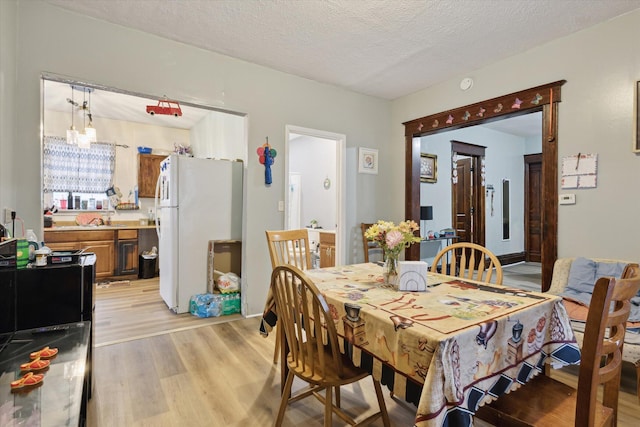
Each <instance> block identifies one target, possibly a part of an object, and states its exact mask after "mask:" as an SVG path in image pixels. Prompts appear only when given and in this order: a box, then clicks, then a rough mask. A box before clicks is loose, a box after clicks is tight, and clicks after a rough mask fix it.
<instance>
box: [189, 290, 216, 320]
mask: <svg viewBox="0 0 640 427" xmlns="http://www.w3.org/2000/svg"><path fill="white" fill-rule="evenodd" d="M221 303H222V301H221V300H220V296H219V295H214V294H198V295H194V296H192V297H191V301H190V302H189V312H190V313H191V314H193V315H194V316H198V317H218V316H220V315H221V314H222V304H221Z"/></svg>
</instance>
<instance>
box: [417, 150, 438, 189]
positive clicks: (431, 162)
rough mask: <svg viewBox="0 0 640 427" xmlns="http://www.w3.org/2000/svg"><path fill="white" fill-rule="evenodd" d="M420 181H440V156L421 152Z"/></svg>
mask: <svg viewBox="0 0 640 427" xmlns="http://www.w3.org/2000/svg"><path fill="white" fill-rule="evenodd" d="M420 181H421V182H429V183H435V182H437V181H438V156H436V155H435V154H425V153H422V154H420Z"/></svg>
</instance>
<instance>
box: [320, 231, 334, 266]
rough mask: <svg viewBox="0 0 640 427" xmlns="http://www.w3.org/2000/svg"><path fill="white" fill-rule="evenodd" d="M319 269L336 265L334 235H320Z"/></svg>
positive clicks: (322, 233)
mask: <svg viewBox="0 0 640 427" xmlns="http://www.w3.org/2000/svg"><path fill="white" fill-rule="evenodd" d="M319 234H320V268H324V267H334V266H335V265H336V233H328V232H324V231H321V232H320V233H319Z"/></svg>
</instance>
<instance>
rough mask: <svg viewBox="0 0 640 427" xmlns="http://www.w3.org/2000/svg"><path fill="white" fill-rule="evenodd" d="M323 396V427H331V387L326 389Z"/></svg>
mask: <svg viewBox="0 0 640 427" xmlns="http://www.w3.org/2000/svg"><path fill="white" fill-rule="evenodd" d="M324 390H325V393H326V394H325V396H324V427H331V426H332V425H333V419H332V418H333V397H332V396H331V394H332V393H331V392H332V391H333V387H327V388H325V389H324Z"/></svg>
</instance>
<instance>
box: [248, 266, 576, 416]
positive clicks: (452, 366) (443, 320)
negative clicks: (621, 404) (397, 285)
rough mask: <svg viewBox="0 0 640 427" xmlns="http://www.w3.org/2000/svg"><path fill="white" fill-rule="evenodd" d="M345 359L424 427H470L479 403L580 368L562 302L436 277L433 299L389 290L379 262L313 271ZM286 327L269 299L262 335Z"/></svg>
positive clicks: (431, 288) (431, 289) (551, 297)
mask: <svg viewBox="0 0 640 427" xmlns="http://www.w3.org/2000/svg"><path fill="white" fill-rule="evenodd" d="M305 274H306V275H307V276H308V277H309V278H310V279H311V280H312V281H313V282H314V283H315V284H316V286H317V287H318V289H319V290H320V292H321V293H322V295H323V296H324V298H325V299H326V301H327V303H328V306H329V309H330V311H331V315H332V318H333V320H334V322H335V325H336V328H337V330H338V334H339V335H340V337H342V339H341V340H340V345H341V351H342V352H343V353H346V354H348V355H349V356H350V358H351V359H352V360H353V363H354V364H355V365H356V366H362V367H365V368H366V369H368V370H369V372H371V373H372V374H373V376H374V377H375V378H376V379H378V380H380V381H381V383H382V384H383V385H386V386H387V387H388V388H389V389H390V390H391V391H392V392H393V393H394V395H396V396H397V397H400V398H403V399H406V400H407V401H409V402H412V403H414V404H415V405H416V406H417V413H416V421H415V425H416V426H417V427H424V426H470V425H472V416H473V414H474V413H475V411H476V409H477V408H478V407H479V405H481V404H484V403H485V402H488V401H491V400H492V399H495V398H496V397H497V396H499V395H500V394H502V393H504V392H506V391H509V390H510V389H515V388H517V387H519V386H520V385H521V384H524V383H526V382H527V381H528V380H529V379H530V378H531V377H532V376H535V375H537V374H538V373H540V372H542V370H543V369H544V365H545V363H552V364H553V366H554V367H558V366H565V365H568V364H575V363H578V362H579V360H580V351H579V348H578V346H577V344H576V342H575V338H574V335H573V331H572V330H571V326H570V322H569V317H568V316H567V313H566V310H565V309H564V306H563V304H562V299H561V298H559V297H557V296H555V295H550V294H543V293H538V292H527V291H522V290H519V289H510V288H508V287H505V286H498V285H488V284H481V283H476V282H469V281H463V280H460V279H458V278H455V277H451V276H444V275H432V273H428V274H429V275H432V276H431V277H430V278H429V279H430V280H429V281H428V283H430V286H429V287H428V289H427V291H426V292H401V291H397V290H395V289H393V288H392V287H390V286H388V285H385V284H384V282H383V275H382V268H381V267H380V266H379V265H377V264H373V263H367V264H355V265H348V266H341V267H331V268H323V269H316V270H307V271H305ZM276 320H277V309H276V307H275V305H274V303H273V300H272V299H271V298H269V300H268V301H267V304H266V307H265V312H264V316H263V322H262V325H261V328H260V329H261V333H263V334H264V335H267V334H268V332H269V331H270V330H271V327H272V326H273V325H274V324H275V322H276Z"/></svg>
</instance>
